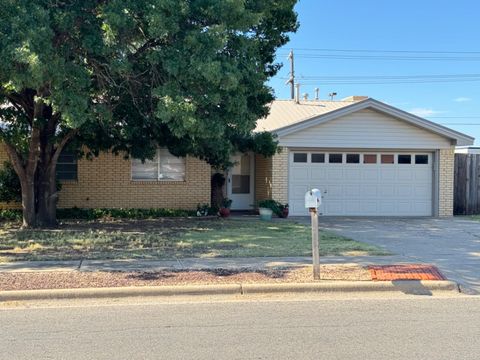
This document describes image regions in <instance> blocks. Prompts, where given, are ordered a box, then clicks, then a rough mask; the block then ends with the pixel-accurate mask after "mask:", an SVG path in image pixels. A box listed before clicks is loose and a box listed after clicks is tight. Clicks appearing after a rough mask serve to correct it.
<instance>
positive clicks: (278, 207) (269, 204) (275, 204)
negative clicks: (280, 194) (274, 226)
mask: <svg viewBox="0 0 480 360" xmlns="http://www.w3.org/2000/svg"><path fill="white" fill-rule="evenodd" d="M258 207H261V208H267V209H271V210H272V211H273V213H274V214H275V215H277V216H278V217H283V210H284V209H286V208H288V204H282V203H280V202H279V201H276V200H273V199H265V200H260V201H259V202H258Z"/></svg>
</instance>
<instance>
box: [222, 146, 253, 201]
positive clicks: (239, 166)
mask: <svg viewBox="0 0 480 360" xmlns="http://www.w3.org/2000/svg"><path fill="white" fill-rule="evenodd" d="M231 160H232V162H233V163H234V166H233V167H232V168H231V169H230V170H229V172H228V176H227V197H228V198H230V199H232V209H233V210H248V209H252V207H253V201H254V199H253V187H254V169H255V164H254V157H253V154H252V153H246V154H238V155H234V156H232V158H231Z"/></svg>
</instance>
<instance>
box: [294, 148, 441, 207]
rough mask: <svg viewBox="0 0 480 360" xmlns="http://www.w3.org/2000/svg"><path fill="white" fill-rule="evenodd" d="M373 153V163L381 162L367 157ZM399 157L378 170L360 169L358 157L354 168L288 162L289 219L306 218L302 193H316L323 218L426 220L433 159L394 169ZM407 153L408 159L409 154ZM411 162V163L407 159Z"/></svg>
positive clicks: (374, 167)
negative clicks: (299, 216)
mask: <svg viewBox="0 0 480 360" xmlns="http://www.w3.org/2000/svg"><path fill="white" fill-rule="evenodd" d="M321 152H325V153H328V152H327V151H321ZM336 153H341V151H338V152H336ZM374 153H376V154H377V159H378V161H381V159H382V157H381V155H382V154H384V153H382V152H374V151H371V152H368V154H374ZM399 153H400V152H399ZM399 153H395V161H394V163H383V164H380V163H374V164H366V163H363V157H361V158H360V160H361V161H360V163H357V164H353V163H350V164H346V163H342V164H338V163H335V164H330V163H328V162H326V163H313V164H312V163H311V162H310V159H311V156H308V162H307V163H295V164H294V163H293V162H292V163H291V164H290V168H289V171H290V176H289V203H290V210H291V214H292V215H307V214H308V211H307V210H306V209H305V208H304V195H305V192H306V191H308V190H309V189H311V188H314V187H316V188H318V189H320V190H321V191H322V192H323V191H325V193H324V196H323V203H322V206H321V208H320V210H321V212H322V213H323V214H324V215H338V216H430V215H432V198H433V191H432V186H433V181H432V178H433V172H432V169H433V164H432V163H433V161H432V158H433V157H432V156H431V155H430V157H429V164H398V163H397V162H398V161H397V160H398V158H397V155H398V154H399ZM412 153H413V154H414V152H409V154H412ZM344 154H345V152H344ZM326 158H327V159H328V157H326ZM345 159H346V156H345V155H344V156H343V161H344V162H345ZM387 159H388V158H387ZM412 159H415V157H414V156H412ZM292 164H294V165H292Z"/></svg>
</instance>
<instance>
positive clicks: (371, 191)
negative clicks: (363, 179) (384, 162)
mask: <svg viewBox="0 0 480 360" xmlns="http://www.w3.org/2000/svg"><path fill="white" fill-rule="evenodd" d="M359 193H360V196H363V197H375V198H376V197H377V196H378V186H377V185H372V184H368V185H366V184H361V185H360V191H359Z"/></svg>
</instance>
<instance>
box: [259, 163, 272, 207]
mask: <svg viewBox="0 0 480 360" xmlns="http://www.w3.org/2000/svg"><path fill="white" fill-rule="evenodd" d="M271 198H272V158H267V157H265V156H263V155H258V154H256V155H255V201H256V202H258V201H260V200H265V199H271Z"/></svg>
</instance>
